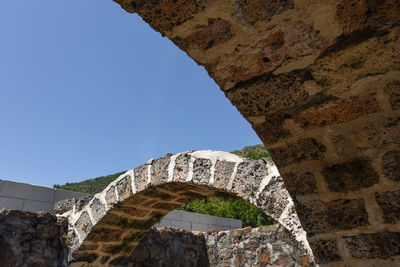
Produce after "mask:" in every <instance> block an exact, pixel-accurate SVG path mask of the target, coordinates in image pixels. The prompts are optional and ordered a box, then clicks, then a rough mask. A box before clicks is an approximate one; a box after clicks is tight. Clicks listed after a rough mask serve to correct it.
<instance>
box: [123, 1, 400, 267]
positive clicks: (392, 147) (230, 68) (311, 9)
mask: <svg viewBox="0 0 400 267" xmlns="http://www.w3.org/2000/svg"><path fill="white" fill-rule="evenodd" d="M115 1H116V2H117V3H119V4H120V5H121V6H122V8H124V9H125V10H126V11H128V12H136V13H138V14H139V15H140V16H141V17H142V18H143V19H144V20H145V21H146V22H148V23H149V24H150V26H152V27H153V28H154V29H155V30H157V31H159V32H160V33H161V34H162V35H163V36H167V37H168V38H169V39H171V40H172V41H173V42H174V43H175V44H176V45H177V46H179V47H180V48H181V49H183V50H185V51H186V52H187V54H188V55H189V56H190V57H191V58H193V59H194V60H195V61H196V62H197V63H198V64H200V65H202V66H204V67H205V68H206V69H207V71H208V73H209V75H210V76H211V77H212V78H213V79H214V80H215V81H216V83H217V84H218V85H219V86H220V88H221V90H223V91H224V92H225V95H226V96H227V97H228V98H229V99H230V100H231V102H232V104H233V105H235V106H236V107H237V109H238V110H239V111H240V113H241V114H242V115H243V116H244V117H245V118H246V119H247V120H248V121H249V122H250V123H251V125H252V127H253V128H254V130H255V131H256V132H257V134H258V136H259V137H260V138H261V139H262V141H263V142H264V144H265V145H266V147H267V148H268V150H269V152H270V153H271V155H272V158H273V159H274V161H275V162H276V164H277V166H278V167H279V170H280V172H281V173H282V177H283V179H284V181H285V184H286V185H287V188H288V189H289V192H290V193H291V196H292V198H293V199H294V201H295V203H296V207H297V212H298V214H299V218H300V220H301V223H302V225H303V227H304V229H305V230H306V231H307V233H308V238H309V240H310V242H311V246H312V248H313V250H314V252H315V254H316V257H317V261H318V262H319V263H326V264H328V263H331V264H333V263H335V262H337V263H338V264H339V263H340V262H345V263H346V264H349V265H351V266H357V265H359V266H368V265H373V264H379V265H388V266H392V265H393V261H395V262H396V263H397V264H398V263H399V262H400V255H399V251H398V250H397V249H396V247H395V245H393V244H389V243H387V242H385V239H384V237H386V236H392V237H397V236H398V235H399V231H400V222H399V219H400V215H399V214H400V212H399V209H400V206H399V200H398V199H399V198H398V196H399V194H400V171H399V169H400V104H399V103H400V102H399V101H400V26H399V24H400V2H399V1H398V0H380V1H378V0H347V1H343V0H318V1H316V0H288V1H281V0H218V1H206V0H196V1H187V0H176V1H172V0H165V1H140V0H115ZM394 244H396V243H394Z"/></svg>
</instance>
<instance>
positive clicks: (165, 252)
mask: <svg viewBox="0 0 400 267" xmlns="http://www.w3.org/2000/svg"><path fill="white" fill-rule="evenodd" d="M66 233H67V222H66V220H65V219H63V218H57V217H56V216H54V215H52V214H50V213H46V212H39V213H32V212H24V211H17V210H7V211H6V210H3V211H2V212H1V214H0V255H1V257H0V266H7V267H30V266H38V267H39V266H40V267H56V266H57V267H62V266H67V265H68V266H71V267H73V266H80V267H82V266H99V265H103V264H107V265H108V266H160V267H161V266H202V267H206V266H225V267H229V266H241V267H247V266H278V265H282V266H303V267H306V266H314V263H313V261H312V258H311V255H310V254H309V253H308V251H307V250H306V249H304V247H303V246H302V245H301V244H300V243H299V242H298V241H297V240H296V238H295V237H294V236H293V234H292V233H291V232H290V231H288V230H287V229H286V228H285V227H283V226H280V225H279V224H276V225H272V226H262V227H259V228H254V229H252V228H251V227H246V228H243V229H235V230H229V231H218V230H217V229H213V230H210V231H208V232H207V233H205V232H191V231H186V230H182V229H174V228H171V227H162V228H151V229H150V230H149V231H148V232H147V233H146V234H145V235H144V237H143V238H142V239H141V240H140V242H139V243H138V245H137V246H136V248H135V249H134V250H133V252H131V253H126V254H125V255H124V256H122V257H118V258H114V259H113V260H111V261H109V259H110V256H101V255H96V254H92V253H81V254H80V259H77V260H79V261H81V262H79V263H76V262H70V263H69V264H68V263H67V254H68V252H67V245H69V243H70V242H71V240H70V239H69V237H68V236H67V235H66ZM83 260H84V263H83V262H82V261H83Z"/></svg>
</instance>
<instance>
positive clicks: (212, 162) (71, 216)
mask: <svg viewBox="0 0 400 267" xmlns="http://www.w3.org/2000/svg"><path fill="white" fill-rule="evenodd" d="M224 194H233V195H235V196H237V197H240V198H243V199H245V200H247V201H249V202H251V203H252V204H254V205H256V206H257V207H259V208H260V209H261V210H262V211H263V212H264V213H266V214H267V215H269V216H271V217H272V218H274V219H276V220H277V221H278V222H279V223H280V224H281V225H282V226H284V227H285V228H286V229H288V230H289V231H290V232H292V233H293V235H294V236H295V238H296V240H297V241H298V242H299V243H300V245H301V246H302V247H304V248H305V249H306V250H307V251H309V253H310V255H311V250H310V249H309V246H308V242H307V240H306V235H305V232H304V231H303V229H302V228H301V226H300V223H299V220H298V218H297V214H296V212H295V210H294V205H293V201H292V199H291V198H290V196H289V193H288V192H287V190H286V189H285V187H284V184H283V180H282V178H281V176H280V174H279V172H278V170H277V168H276V166H275V164H274V163H273V162H272V160H270V159H268V158H265V159H261V160H258V161H257V160H252V159H248V158H243V157H239V156H236V155H234V154H231V153H227V152H219V151H193V152H185V153H179V154H175V155H171V154H167V155H166V156H164V157H162V158H159V159H156V160H153V159H152V160H149V161H148V162H147V163H145V164H143V165H141V166H139V167H137V168H135V169H132V170H129V171H127V172H126V173H124V174H122V175H121V176H120V177H119V178H118V179H116V180H115V181H113V182H112V183H111V184H109V185H108V186H107V188H106V189H104V190H103V191H102V192H101V193H98V194H96V195H95V196H94V197H93V198H92V199H91V200H90V201H89V202H88V203H87V204H86V205H85V206H84V207H81V208H78V207H77V206H74V207H73V209H72V210H70V211H68V212H66V213H64V214H63V215H61V216H67V217H68V221H69V230H70V232H69V236H70V237H69V238H70V247H71V256H72V254H73V256H72V257H75V258H76V259H75V260H77V261H89V262H93V261H94V262H97V263H102V264H105V263H109V262H110V261H112V260H113V259H115V258H118V257H120V256H121V255H124V253H125V254H126V253H130V252H132V251H133V250H134V248H135V247H136V245H137V244H138V242H139V241H140V239H141V238H142V237H143V236H144V235H145V234H146V233H147V232H148V230H149V229H150V228H151V227H152V226H153V225H154V224H155V223H156V222H157V221H158V220H159V219H161V217H163V216H164V215H165V214H167V213H168V212H170V211H172V210H174V209H176V208H178V207H180V206H183V205H185V204H187V203H189V202H191V201H193V200H195V199H197V198H201V197H207V196H218V195H224ZM100 256H101V257H100ZM93 257H95V259H94V258H93Z"/></svg>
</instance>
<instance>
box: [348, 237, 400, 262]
mask: <svg viewBox="0 0 400 267" xmlns="http://www.w3.org/2000/svg"><path fill="white" fill-rule="evenodd" d="M344 240H345V242H346V247H347V248H348V249H349V251H350V253H351V255H352V256H353V257H355V258H369V259H371V258H380V259H387V258H390V257H392V256H396V255H400V232H379V233H376V234H358V235H348V236H345V237H344Z"/></svg>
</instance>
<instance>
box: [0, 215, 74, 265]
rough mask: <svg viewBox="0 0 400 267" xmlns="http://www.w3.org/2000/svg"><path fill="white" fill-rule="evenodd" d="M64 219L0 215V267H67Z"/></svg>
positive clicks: (48, 216) (51, 216)
mask: <svg viewBox="0 0 400 267" xmlns="http://www.w3.org/2000/svg"><path fill="white" fill-rule="evenodd" d="M67 229H68V222H67V220H66V219H65V218H57V217H56V216H54V215H52V214H50V213H48V212H38V213H32V212H26V211H19V210H4V209H3V210H1V211H0V266H7V267H30V266H38V267H39V266H40V267H61V266H67V256H68V250H67V246H66V244H67V242H68V239H67V235H66V234H67V232H68V231H67Z"/></svg>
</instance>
